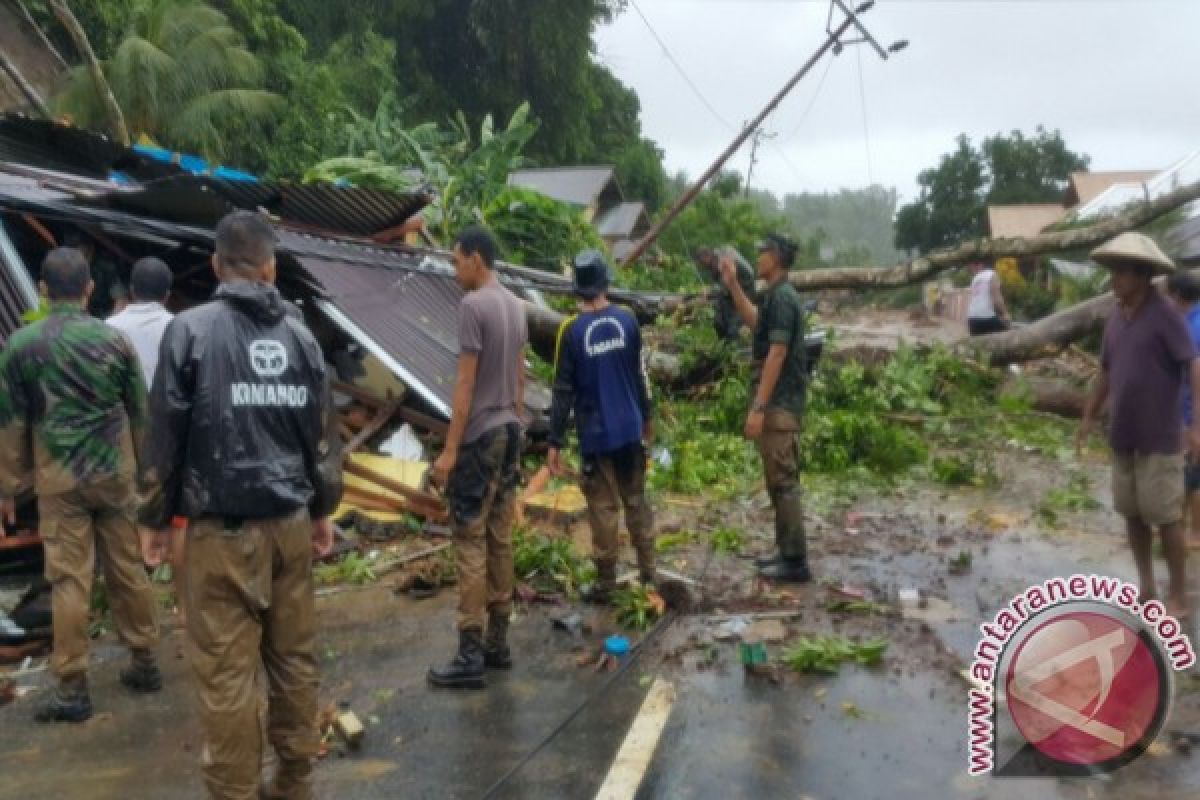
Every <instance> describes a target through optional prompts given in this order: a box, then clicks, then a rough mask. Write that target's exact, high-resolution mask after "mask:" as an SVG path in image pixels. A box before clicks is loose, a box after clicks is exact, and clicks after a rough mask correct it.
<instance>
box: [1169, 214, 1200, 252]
mask: <svg viewBox="0 0 1200 800" xmlns="http://www.w3.org/2000/svg"><path fill="white" fill-rule="evenodd" d="M1196 210H1197V211H1200V204H1198V205H1197V207H1196ZM1167 239H1168V241H1169V243H1170V247H1171V255H1172V256H1173V257H1175V258H1176V259H1177V260H1178V261H1179V263H1181V264H1185V265H1187V266H1189V267H1190V266H1200V216H1197V217H1192V218H1191V219H1188V220H1184V221H1183V222H1181V223H1179V224H1178V225H1176V226H1175V227H1174V228H1172V229H1171V232H1170V233H1169V234H1167Z"/></svg>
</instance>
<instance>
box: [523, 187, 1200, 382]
mask: <svg viewBox="0 0 1200 800" xmlns="http://www.w3.org/2000/svg"><path fill="white" fill-rule="evenodd" d="M1197 199H1200V181H1197V182H1195V183H1191V184H1188V185H1185V186H1181V187H1179V188H1177V189H1174V190H1172V191H1171V192H1168V193H1166V194H1164V195H1162V196H1160V197H1158V198H1155V199H1154V200H1151V201H1149V202H1145V203H1139V204H1137V205H1133V206H1130V207H1129V208H1126V209H1125V210H1124V211H1122V212H1121V213H1118V214H1115V215H1113V216H1111V217H1109V218H1107V219H1104V220H1101V221H1099V222H1095V223H1093V224H1091V225H1086V226H1081V227H1077V228H1071V229H1068V230H1061V231H1051V232H1049V233H1042V234H1039V235H1037V236H1031V237H1027V238H1013V239H976V240H972V241H969V242H964V243H962V244H960V245H957V246H955V247H949V248H945V249H943V250H937V251H935V252H932V253H930V254H929V255H927V256H923V257H921V258H917V259H914V260H912V261H910V262H908V263H905V264H898V265H896V266H891V267H830V268H826V269H813V270H800V271H796V272H793V273H792V275H791V281H792V284H793V285H795V286H796V287H797V288H798V289H802V290H805V291H818V290H821V289H893V288H899V287H903V286H908V285H911V284H914V283H918V282H920V281H924V280H928V279H930V278H933V277H935V276H937V275H939V274H941V273H943V272H946V271H948V270H951V269H953V268H955V267H959V266H962V265H964V264H967V263H969V262H971V261H973V260H975V259H995V258H1003V257H1023V256H1038V255H1049V254H1052V253H1063V252H1070V251H1073V250H1081V249H1086V248H1090V247H1095V246H1098V245H1100V244H1103V243H1104V242H1106V241H1108V240H1109V239H1111V238H1113V237H1114V236H1117V235H1118V234H1121V233H1124V232H1126V231H1130V230H1135V229H1137V228H1141V227H1143V226H1145V225H1147V224H1149V223H1151V222H1153V221H1155V220H1156V219H1159V218H1160V217H1162V216H1164V215H1166V214H1169V213H1170V212H1172V211H1175V210H1176V209H1179V208H1182V207H1183V206H1185V205H1187V204H1188V203H1191V202H1193V201H1195V200H1197ZM1112 303H1113V297H1112V294H1111V293H1109V294H1104V295H1101V296H1099V297H1094V298H1092V299H1090V300H1086V301H1084V302H1082V303H1079V304H1077V305H1075V306H1072V307H1070V308H1067V309H1064V310H1062V311H1059V312H1058V313H1056V314H1052V315H1050V316H1048V317H1046V318H1044V319H1041V320H1038V321H1037V322H1035V323H1033V324H1032V325H1029V326H1026V327H1024V328H1020V329H1015V330H1011V331H1008V332H1005V333H997V334H992V335H990V336H980V337H974V338H972V339H970V340H967V341H964V342H963V343H962V344H961V345H960V347H961V348H963V349H964V350H966V351H967V352H972V353H974V354H977V355H980V356H986V357H987V358H989V359H990V360H991V362H992V363H994V364H1010V363H1015V362H1019V361H1027V360H1030V359H1033V358H1038V357H1041V356H1044V355H1047V354H1048V353H1052V352H1054V351H1056V350H1058V349H1061V348H1062V347H1065V346H1066V345H1069V344H1070V343H1072V342H1074V341H1077V340H1079V339H1081V338H1082V337H1084V336H1086V335H1087V334H1088V333H1090V332H1092V331H1094V330H1096V329H1097V328H1099V326H1100V325H1102V324H1103V322H1104V320H1105V318H1106V317H1107V316H1108V313H1109V311H1110V310H1111V309H1112ZM528 320H529V338H530V341H531V342H532V343H533V345H534V348H535V349H536V350H537V351H538V353H539V354H540V355H543V356H544V357H549V356H552V355H553V351H554V340H555V336H556V334H557V332H558V328H559V325H561V324H562V321H563V317H562V315H560V314H558V313H556V312H554V311H551V310H549V309H544V308H535V307H533V306H530V310H529V314H528Z"/></svg>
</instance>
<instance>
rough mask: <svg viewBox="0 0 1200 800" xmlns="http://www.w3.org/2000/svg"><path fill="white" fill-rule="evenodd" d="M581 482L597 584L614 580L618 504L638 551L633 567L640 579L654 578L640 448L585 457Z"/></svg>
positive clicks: (651, 523) (643, 458)
mask: <svg viewBox="0 0 1200 800" xmlns="http://www.w3.org/2000/svg"><path fill="white" fill-rule="evenodd" d="M581 485H582V489H583V495H584V497H585V498H586V499H587V508H588V523H589V524H590V526H591V529H592V557H593V558H594V559H595V560H596V570H597V572H598V573H599V575H598V578H599V583H600V584H601V585H605V586H606V587H607V588H611V587H612V586H613V585H614V584H615V583H616V565H617V558H618V555H619V552H620V545H619V540H618V538H617V532H618V529H619V526H620V522H621V507H622V506H624V508H625V526H626V527H627V528H628V529H629V538H630V540H631V541H632V542H633V549H634V550H635V551H636V552H637V560H638V570H639V572H640V573H641V577H642V579H643V580H647V581H653V580H654V512H653V511H651V510H650V505H649V504H648V503H647V502H646V451H645V449H644V448H643V447H642V445H641V444H640V443H636V444H633V445H630V446H628V447H624V448H622V449H620V450H617V451H615V452H612V453H605V454H603V455H596V456H585V457H584V459H583V479H582V481H581Z"/></svg>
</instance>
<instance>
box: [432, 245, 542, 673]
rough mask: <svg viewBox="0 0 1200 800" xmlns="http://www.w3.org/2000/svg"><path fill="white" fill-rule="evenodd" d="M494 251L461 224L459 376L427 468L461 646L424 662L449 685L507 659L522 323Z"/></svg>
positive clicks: (521, 310) (457, 248) (457, 258)
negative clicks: (445, 505)
mask: <svg viewBox="0 0 1200 800" xmlns="http://www.w3.org/2000/svg"><path fill="white" fill-rule="evenodd" d="M495 258H496V243H495V241H494V240H493V239H492V236H491V234H489V233H488V232H487V231H486V230H483V229H482V228H468V229H467V230H465V231H463V232H462V233H461V234H459V237H458V241H457V242H456V243H455V245H454V271H455V277H456V278H457V280H458V283H459V285H460V286H462V288H463V289H464V290H465V291H466V295H465V296H464V297H463V299H462V303H461V305H460V306H459V312H458V314H459V328H458V331H459V332H458V338H459V347H460V352H459V356H458V378H457V381H456V383H455V386H454V402H453V409H452V412H451V415H450V430H449V431H448V432H447V433H446V447H445V449H443V451H442V455H441V456H440V457H439V458H438V460H437V461H436V462H434V465H433V470H432V476H431V478H432V480H433V481H434V483H436V484H438V485H441V486H444V487H445V488H446V497H447V500H448V502H449V505H450V524H451V528H452V529H453V531H454V545H455V549H456V551H457V553H458V589H459V601H458V631H459V644H458V653H457V655H456V656H455V657H454V658H453V659H452V660H451V661H450V663H449V664H447V665H445V666H444V667H433V668H431V669H430V670H429V682H430V683H431V684H433V685H434V686H441V687H446V688H476V689H478V688H482V687H483V685H484V683H483V670H484V667H485V666H486V667H492V668H495V669H508V668H510V667H511V666H512V656H511V654H510V652H509V649H508V620H509V617H510V616H511V614H512V593H513V551H512V529H513V521H514V516H515V514H514V512H515V505H516V487H517V462H518V458H519V456H520V451H521V425H520V423H521V407H522V405H523V397H524V392H525V386H524V384H525V356H524V349H525V342H526V340H527V338H528V329H527V328H526V323H525V306H524V304H523V303H522V302H521V301H520V300H518V299H517V298H516V296H514V295H513V294H512V292H510V291H508V290H507V289H505V288H504V287H503V286H501V285H500V282H499V281H498V280H497V279H496V274H495V272H494V271H493V265H494V263H495ZM485 622H486V625H487V639H486V641H485V640H484V624H485Z"/></svg>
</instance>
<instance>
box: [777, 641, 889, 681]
mask: <svg viewBox="0 0 1200 800" xmlns="http://www.w3.org/2000/svg"><path fill="white" fill-rule="evenodd" d="M887 647H888V642H887V640H886V639H869V640H867V641H865V642H853V641H851V640H849V639H847V638H846V637H844V636H802V637H800V638H799V639H797V640H796V641H795V642H793V643H792V645H791V647H789V648H788V649H787V650H785V651H784V653H783V662H784V663H785V664H787V665H788V666H789V667H791V668H792V669H794V670H795V671H797V672H820V673H825V674H827V675H834V674H836V673H837V671H838V669H839V668H840V667H841V665H842V664H843V663H844V662H846V661H853V662H855V663H856V664H860V665H862V666H868V667H869V666H875V665H877V664H879V663H880V662H881V661H883V654H884V653H885V652H886V651H887Z"/></svg>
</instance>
